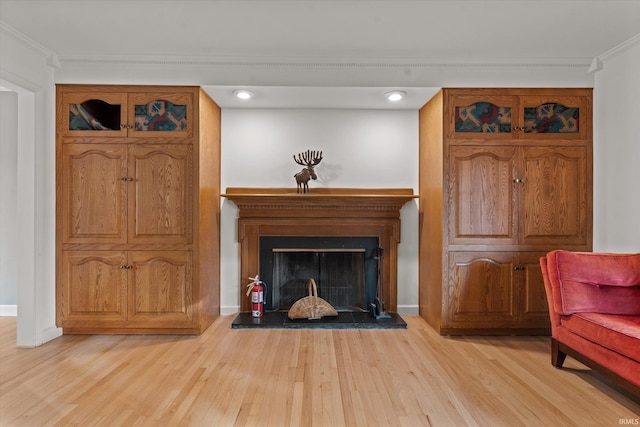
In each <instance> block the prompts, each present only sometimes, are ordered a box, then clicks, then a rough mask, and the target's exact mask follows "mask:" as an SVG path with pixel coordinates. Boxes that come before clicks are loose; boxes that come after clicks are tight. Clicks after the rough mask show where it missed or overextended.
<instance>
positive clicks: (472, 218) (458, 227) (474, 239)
mask: <svg viewBox="0 0 640 427" xmlns="http://www.w3.org/2000/svg"><path fill="white" fill-rule="evenodd" d="M516 156H517V151H516V149H515V148H512V147H476V146H451V147H450V151H449V161H450V168H449V171H450V176H449V239H450V240H449V244H451V245H472V244H482V245H489V244H492V245H496V244H514V243H515V242H516V239H517V236H516V232H515V228H514V227H515V224H516V220H517V217H516V215H517V212H516V200H515V191H514V190H515V184H514V183H513V178H514V177H515V174H516V172H515V170H514V165H515V163H516Z"/></svg>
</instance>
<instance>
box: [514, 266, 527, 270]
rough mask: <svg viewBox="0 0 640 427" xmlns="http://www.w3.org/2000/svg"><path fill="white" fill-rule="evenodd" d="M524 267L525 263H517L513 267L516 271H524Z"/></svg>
mask: <svg viewBox="0 0 640 427" xmlns="http://www.w3.org/2000/svg"><path fill="white" fill-rule="evenodd" d="M524 268H525V267H524V265H516V266H515V267H513V269H514V270H516V271H524Z"/></svg>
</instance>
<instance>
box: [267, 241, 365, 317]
mask: <svg viewBox="0 0 640 427" xmlns="http://www.w3.org/2000/svg"><path fill="white" fill-rule="evenodd" d="M377 240H378V239H377V238H375V237H328V238H324V237H261V238H260V277H261V278H262V280H263V281H264V282H265V283H266V286H267V289H266V292H265V296H266V298H265V304H266V307H265V308H266V309H267V310H288V309H289V308H290V307H291V305H292V304H293V303H294V302H296V301H297V300H298V299H300V298H302V297H305V296H307V295H308V286H307V284H308V281H309V279H310V278H313V279H314V280H315V281H316V283H317V284H318V295H319V296H320V297H321V298H323V299H325V300H326V301H327V302H329V304H331V305H332V306H333V307H334V308H336V310H339V311H358V310H365V309H366V307H368V306H369V303H371V302H372V301H373V299H374V298H375V296H376V287H377V262H378V260H377V259H376V257H375V255H376V249H377V247H378V242H377Z"/></svg>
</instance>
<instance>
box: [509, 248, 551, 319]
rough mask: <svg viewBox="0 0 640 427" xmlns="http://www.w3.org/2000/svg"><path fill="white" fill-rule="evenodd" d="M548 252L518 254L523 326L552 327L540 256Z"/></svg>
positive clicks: (520, 309)
mask: <svg viewBox="0 0 640 427" xmlns="http://www.w3.org/2000/svg"><path fill="white" fill-rule="evenodd" d="M545 255H546V252H527V253H525V252H521V253H520V254H518V262H517V266H516V268H517V269H518V270H517V271H518V274H517V275H516V277H517V281H518V293H519V296H518V298H519V304H518V306H519V310H518V311H519V312H520V323H521V324H522V325H521V326H522V327H530V328H544V327H550V326H551V322H550V319H549V305H548V303H547V294H546V292H545V290H544V281H543V279H542V270H541V269H540V258H541V257H543V256H545Z"/></svg>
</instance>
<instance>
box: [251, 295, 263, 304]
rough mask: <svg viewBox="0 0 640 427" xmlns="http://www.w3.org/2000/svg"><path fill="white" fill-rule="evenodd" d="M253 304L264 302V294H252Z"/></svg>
mask: <svg viewBox="0 0 640 427" xmlns="http://www.w3.org/2000/svg"><path fill="white" fill-rule="evenodd" d="M251 302H255V303H260V302H263V299H262V292H252V293H251Z"/></svg>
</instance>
